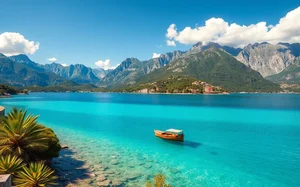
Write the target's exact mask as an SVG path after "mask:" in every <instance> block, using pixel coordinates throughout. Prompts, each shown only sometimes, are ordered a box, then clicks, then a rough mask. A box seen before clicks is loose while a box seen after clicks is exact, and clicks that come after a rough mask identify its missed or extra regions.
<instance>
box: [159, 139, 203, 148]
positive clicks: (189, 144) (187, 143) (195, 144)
mask: <svg viewBox="0 0 300 187" xmlns="http://www.w3.org/2000/svg"><path fill="white" fill-rule="evenodd" d="M162 140H163V141H164V142H167V143H170V144H173V145H178V146H186V147H191V148H197V147H199V146H201V145H202V143H199V142H194V141H189V140H184V142H179V141H171V140H165V139H162Z"/></svg>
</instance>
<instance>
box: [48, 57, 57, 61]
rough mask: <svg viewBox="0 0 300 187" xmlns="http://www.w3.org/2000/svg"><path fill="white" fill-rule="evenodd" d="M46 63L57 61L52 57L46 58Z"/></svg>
mask: <svg viewBox="0 0 300 187" xmlns="http://www.w3.org/2000/svg"><path fill="white" fill-rule="evenodd" d="M48 61H50V62H56V61H57V59H56V58H55V57H52V58H48Z"/></svg>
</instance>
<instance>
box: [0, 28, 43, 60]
mask: <svg viewBox="0 0 300 187" xmlns="http://www.w3.org/2000/svg"><path fill="white" fill-rule="evenodd" d="M39 45H40V44H39V43H38V42H34V41H29V40H28V39H26V38H25V37H24V36H23V35H21V34H20V33H16V32H4V33H2V34H0V53H3V54H4V55H7V56H12V55H18V54H33V53H35V52H36V51H37V50H38V49H39Z"/></svg>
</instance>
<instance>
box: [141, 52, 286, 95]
mask: <svg viewBox="0 0 300 187" xmlns="http://www.w3.org/2000/svg"><path fill="white" fill-rule="evenodd" d="M170 76H187V77H193V78H196V79H198V80H201V81H205V82H208V83H210V84H213V85H216V86H220V87H222V88H224V89H226V90H228V91H230V92H242V91H245V92H276V91H280V90H281V89H280V87H279V85H277V84H275V83H272V82H270V81H268V80H266V79H264V78H263V77H262V76H261V75H260V74H259V73H258V72H256V71H254V70H252V69H251V68H248V67H247V66H245V65H244V64H242V63H241V62H239V61H237V60H236V59H235V58H234V57H233V56H231V55H229V54H228V53H226V52H224V51H221V50H219V49H217V48H214V47H211V48H209V49H206V50H204V51H202V52H199V53H196V54H190V55H187V56H185V57H183V58H179V59H177V60H174V61H172V62H171V63H169V64H168V65H167V66H165V67H163V68H161V69H158V70H156V71H154V72H152V73H149V74H147V75H145V76H143V77H140V78H139V79H138V80H137V83H139V84H141V83H150V82H155V81H158V80H162V79H166V78H168V77H170Z"/></svg>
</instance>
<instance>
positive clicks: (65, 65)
mask: <svg viewBox="0 0 300 187" xmlns="http://www.w3.org/2000/svg"><path fill="white" fill-rule="evenodd" d="M61 65H62V66H63V67H67V66H69V65H68V64H61Z"/></svg>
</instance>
